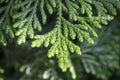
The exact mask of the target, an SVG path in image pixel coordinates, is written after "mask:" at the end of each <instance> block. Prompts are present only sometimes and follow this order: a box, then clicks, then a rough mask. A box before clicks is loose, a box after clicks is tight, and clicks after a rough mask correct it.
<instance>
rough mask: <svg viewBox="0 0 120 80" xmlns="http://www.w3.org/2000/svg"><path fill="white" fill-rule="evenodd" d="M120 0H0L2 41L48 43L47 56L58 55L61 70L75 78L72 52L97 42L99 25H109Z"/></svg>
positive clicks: (5, 43)
mask: <svg viewBox="0 0 120 80" xmlns="http://www.w3.org/2000/svg"><path fill="white" fill-rule="evenodd" d="M119 5H120V0H0V42H1V43H2V44H3V45H5V46H6V45H7V40H8V38H15V39H16V38H17V43H18V44H19V45H20V44H22V43H25V42H26V40H31V46H32V47H40V46H41V45H44V46H45V47H48V46H49V48H50V49H49V50H48V53H47V55H48V57H53V56H56V57H57V58H58V64H59V67H60V68H61V69H62V71H66V70H67V69H69V71H70V72H71V73H72V77H73V78H75V77H76V74H75V70H74V67H73V64H72V61H71V58H70V53H76V54H77V55H78V56H80V55H81V49H80V47H79V45H78V44H76V42H79V44H80V43H81V42H83V41H87V42H88V43H91V44H94V40H93V37H98V35H97V33H96V32H95V29H96V28H101V27H102V25H106V24H107V23H108V21H109V20H112V19H113V16H114V15H116V8H120V6H119Z"/></svg>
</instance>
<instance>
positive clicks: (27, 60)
mask: <svg viewBox="0 0 120 80" xmlns="http://www.w3.org/2000/svg"><path fill="white" fill-rule="evenodd" d="M103 26H104V25H103ZM97 33H98V34H99V38H95V44H94V45H91V44H88V43H85V42H84V43H82V44H81V45H80V46H81V48H82V53H83V54H82V56H81V57H78V56H76V55H75V54H71V57H72V62H73V64H74V67H75V70H76V73H77V78H76V79H75V80H120V11H118V15H117V16H116V17H115V19H114V20H112V21H111V22H109V24H108V26H107V27H103V28H102V29H101V30H98V29H97ZM76 43H77V42H76ZM47 50H48V49H45V48H44V47H43V46H41V47H40V48H34V49H33V48H31V47H30V41H29V40H28V41H27V42H26V43H25V44H22V45H20V46H18V45H17V43H16V40H15V39H14V40H13V39H9V40H8V46H6V47H3V46H2V45H0V80H72V77H71V76H72V75H71V74H70V72H69V71H68V72H62V71H61V69H60V68H59V67H58V63H57V59H56V58H48V57H47V55H46V54H47Z"/></svg>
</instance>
